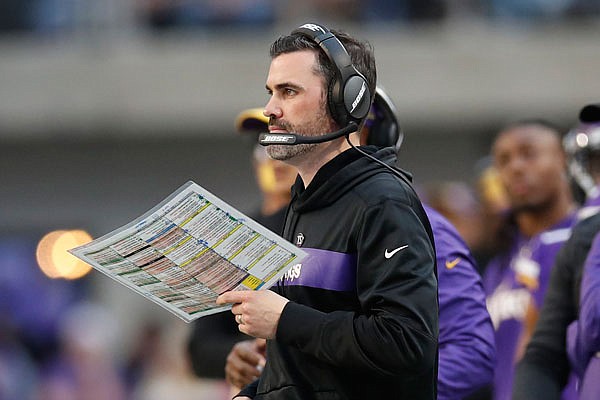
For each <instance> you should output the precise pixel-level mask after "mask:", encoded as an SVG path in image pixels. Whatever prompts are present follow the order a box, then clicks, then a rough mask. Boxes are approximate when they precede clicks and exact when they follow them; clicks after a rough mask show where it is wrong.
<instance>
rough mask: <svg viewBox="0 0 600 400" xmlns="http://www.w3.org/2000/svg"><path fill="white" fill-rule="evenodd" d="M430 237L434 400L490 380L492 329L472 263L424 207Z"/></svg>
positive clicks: (466, 391) (445, 224)
mask: <svg viewBox="0 0 600 400" xmlns="http://www.w3.org/2000/svg"><path fill="white" fill-rule="evenodd" d="M427 213H428V216H429V218H430V221H431V225H432V229H433V234H434V238H435V248H436V257H437V270H438V296H439V304H440V333H439V368H438V399H439V400H449V399H459V398H460V399H462V398H465V396H467V395H469V394H471V393H473V392H475V391H476V390H478V389H480V388H482V387H484V386H486V385H488V384H490V383H491V382H492V379H493V374H494V362H495V357H496V350H495V343H494V327H493V325H492V321H491V319H490V316H489V314H488V311H487V308H486V304H485V293H484V290H483V285H482V283H481V278H480V276H479V274H478V272H477V269H476V267H475V262H474V261H473V258H472V257H471V254H470V252H469V250H468V248H467V245H466V244H465V243H464V241H463V240H462V239H461V238H460V236H459V234H458V232H456V230H455V229H454V227H453V226H452V225H450V223H449V222H447V221H445V220H443V219H442V218H443V217H441V216H440V215H439V214H437V213H435V212H432V211H431V210H430V209H427Z"/></svg>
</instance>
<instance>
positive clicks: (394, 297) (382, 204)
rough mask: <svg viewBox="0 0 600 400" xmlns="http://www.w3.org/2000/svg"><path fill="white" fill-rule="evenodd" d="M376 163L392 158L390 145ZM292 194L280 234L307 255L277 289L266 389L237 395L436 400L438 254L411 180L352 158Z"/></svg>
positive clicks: (352, 154) (353, 154) (262, 384)
mask: <svg viewBox="0 0 600 400" xmlns="http://www.w3.org/2000/svg"><path fill="white" fill-rule="evenodd" d="M363 149H364V150H366V151H368V152H373V151H374V148H363ZM372 155H373V156H374V157H376V158H377V159H379V160H381V161H383V162H385V163H386V164H388V165H393V164H394V163H395V161H396V156H395V152H394V151H393V149H391V148H387V149H383V150H379V151H377V152H375V153H373V154H372ZM292 189H293V190H292V201H291V203H290V207H289V209H288V213H287V216H286V223H285V228H284V232H283V236H284V237H285V238H286V239H288V240H290V241H291V242H292V243H294V244H296V245H297V246H300V247H302V248H303V249H304V250H305V251H307V252H308V253H309V254H310V257H309V258H308V259H305V260H304V261H303V262H302V264H300V265H295V266H294V267H292V268H291V269H290V270H289V272H288V273H287V274H286V275H285V277H284V278H282V280H281V281H280V283H279V284H278V285H277V287H275V288H273V290H275V291H276V292H278V293H279V294H281V295H282V296H284V297H286V298H288V299H289V300H290V302H289V303H287V305H286V306H285V308H284V310H283V313H282V315H281V318H280V321H279V324H278V327H277V334H276V339H275V340H270V341H268V343H267V364H266V366H265V370H264V371H263V373H262V376H261V378H260V380H259V381H258V382H256V383H255V384H253V385H250V387H247V388H246V389H245V390H243V391H242V393H241V394H244V395H247V396H250V397H253V398H254V399H302V400H308V399H410V400H421V399H424V400H425V399H427V400H429V399H431V400H433V399H435V398H436V378H437V336H438V303H437V279H436V276H435V255H434V249H433V245H432V242H431V239H430V237H431V236H430V235H429V233H430V227H429V221H428V220H427V216H426V214H425V211H424V210H423V207H422V206H421V203H420V201H419V199H418V197H417V195H416V194H415V192H414V190H413V189H412V187H411V186H410V185H409V184H408V183H407V182H406V178H403V179H401V178H400V177H398V176H396V175H395V174H393V173H391V172H390V171H389V170H388V169H386V168H384V167H383V166H381V165H379V164H378V163H376V162H374V161H372V160H370V159H368V158H367V157H364V156H362V155H360V154H359V153H358V152H357V151H356V150H354V149H350V150H348V151H346V152H344V153H342V154H340V155H339V156H337V157H336V158H334V159H333V160H331V161H330V162H328V163H327V164H325V165H324V166H323V167H322V168H321V169H320V170H319V171H318V173H317V174H316V176H315V177H314V179H313V181H312V182H311V184H310V185H309V186H308V188H306V189H305V188H304V185H303V183H302V180H301V179H300V178H298V180H297V181H296V183H295V185H294V187H293V188H292ZM428 232H429V233H428Z"/></svg>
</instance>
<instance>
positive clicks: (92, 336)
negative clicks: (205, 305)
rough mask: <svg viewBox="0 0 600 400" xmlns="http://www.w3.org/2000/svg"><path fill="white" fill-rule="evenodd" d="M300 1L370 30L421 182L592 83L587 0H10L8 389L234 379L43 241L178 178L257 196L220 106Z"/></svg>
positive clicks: (568, 111) (257, 95)
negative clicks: (211, 375)
mask: <svg viewBox="0 0 600 400" xmlns="http://www.w3.org/2000/svg"><path fill="white" fill-rule="evenodd" d="M311 20H315V21H317V22H321V23H324V24H327V25H329V26H330V27H334V28H342V29H344V30H346V31H348V32H350V33H352V34H354V35H355V36H358V37H360V38H363V39H367V40H368V41H370V42H371V43H372V44H373V45H374V47H375V54H376V57H377V60H378V68H379V82H380V84H382V85H383V86H384V87H385V88H386V89H387V91H388V93H390V94H391V97H392V98H393V100H394V101H395V103H396V105H397V106H398V110H399V114H400V118H401V123H402V125H403V130H404V132H405V139H404V144H403V147H402V150H401V152H400V159H401V165H402V166H403V167H404V168H406V169H409V170H411V171H412V172H413V173H414V174H415V181H416V183H417V184H418V185H426V184H432V183H441V182H449V181H454V182H456V181H457V182H463V183H465V184H466V185H473V184H474V182H475V180H476V179H477V178H478V175H479V173H480V172H481V168H482V165H484V163H485V157H486V155H487V153H488V150H489V146H490V143H491V140H492V138H493V135H494V133H495V131H496V129H498V127H499V126H501V125H502V124H503V123H505V122H508V121H510V120H514V119H519V118H529V117H536V118H545V119H548V120H550V121H551V122H554V123H555V124H557V125H558V126H560V127H562V128H563V130H567V129H568V127H569V126H570V125H571V124H573V123H574V121H575V118H576V115H577V112H578V110H579V108H580V107H581V106H582V105H583V104H585V103H587V102H591V101H599V100H600V79H598V71H599V70H600V41H599V40H598V37H599V34H600V1H598V0H426V1H425V0H422V1H419V0H403V1H400V0H370V1H369V0H363V1H360V0H318V1H317V0H311V1H304V2H292V1H287V0H280V1H276V0H212V1H211V0H170V1H168V0H3V2H2V3H1V4H0V202H1V206H0V398H1V399H33V398H35V399H54V398H56V399H70V398H73V399H84V398H89V399H101V398H111V399H119V398H141V399H161V398H167V397H169V396H170V397H176V398H179V399H188V398H190V399H191V398H195V399H202V398H206V399H217V398H226V397H227V396H226V389H225V388H224V386H223V385H221V383H220V382H212V381H200V380H194V379H193V378H191V377H190V375H189V374H190V373H189V370H188V369H187V367H186V363H185V355H184V351H185V349H184V343H185V336H186V332H187V329H188V326H187V325H186V324H184V323H183V322H181V321H180V320H179V319H177V318H176V317H173V316H171V315H170V314H169V313H168V312H166V311H164V310H163V309H162V308H159V307H158V306H156V305H154V304H153V303H150V302H148V301H146V300H144V299H142V298H141V297H140V296H137V295H135V294H133V293H131V292H130V291H129V290H128V289H126V288H124V287H122V286H121V285H119V284H117V283H115V282H113V281H111V280H109V279H108V278H106V277H104V276H101V275H100V274H99V273H98V272H95V271H92V272H91V273H88V274H86V275H85V276H83V277H81V278H78V279H73V277H71V278H69V279H64V278H58V279H56V278H54V279H51V278H50V277H48V276H47V275H44V273H43V272H42V271H41V269H40V268H39V265H38V261H37V260H36V249H37V247H38V243H39V241H40V240H41V238H42V237H43V236H44V235H46V234H47V233H48V232H51V231H55V230H83V231H86V232H88V233H89V234H90V235H91V236H92V237H99V236H101V235H103V234H105V233H107V232H109V231H111V230H112V229H114V228H116V227H118V226H120V225H122V224H124V223H126V222H128V221H130V220H131V219H133V218H135V217H137V216H139V215H140V214H142V213H143V212H145V211H146V210H148V209H149V208H150V207H152V206H153V205H154V204H155V203H157V202H158V201H160V200H161V199H163V198H164V197H165V196H166V195H167V194H169V193H170V192H171V191H173V190H174V189H176V188H177V187H179V186H180V185H181V184H183V183H184V182H186V181H187V180H190V179H191V180H194V181H195V182H196V183H198V184H200V185H202V186H203V187H205V188H206V189H208V190H210V191H211V192H213V193H214V194H216V195H218V196H219V197H221V198H222V199H224V200H225V201H227V202H229V203H230V204H232V205H234V206H236V207H237V208H239V209H240V210H242V211H244V212H250V211H252V210H254V209H255V208H256V207H257V206H258V205H259V202H260V198H259V193H258V190H257V189H256V185H255V182H254V178H253V174H252V170H251V165H250V149H251V145H252V144H251V143H250V142H249V141H248V140H245V139H246V138H240V137H238V136H237V135H236V134H235V132H234V128H233V120H234V118H235V116H236V115H237V113H238V112H239V111H241V110H242V109H244V108H248V107H256V106H262V105H263V104H264V103H265V102H266V100H267V95H266V93H265V89H264V80H265V77H266V73H267V69H268V65H269V58H268V46H269V44H270V43H271V41H272V40H273V39H274V38H275V37H276V36H278V35H281V34H285V33H288V32H289V31H290V30H291V29H293V28H294V27H296V26H297V25H299V24H301V23H303V22H307V21H311ZM63 239H64V240H63V242H65V243H72V242H71V241H69V240H75V239H74V238H72V237H69V240H67V239H65V238H63ZM54 260H55V261H56V259H54ZM56 262H58V263H61V262H64V263H65V264H69V263H71V262H72V261H71V260H65V261H56ZM69 265H70V264H69ZM55 267H60V266H56V265H55ZM46 273H47V271H46ZM50 275H52V274H50ZM82 354H87V355H88V356H87V358H86V356H82ZM94 357H95V358H94ZM90 360H93V362H90ZM98 365H105V366H106V368H104V369H103V368H100V367H98ZM92 366H93V367H92ZM86 368H87V369H86ZM65 371H66V372H65ZM90 371H91V372H90ZM157 371H160V372H159V373H157ZM90 373H91V374H92V375H93V376H94V378H93V379H91V378H90V376H88V375H89V374H90ZM86 374H88V375H86ZM86 379H87V380H86ZM98 382H102V383H103V384H100V385H99V384H98ZM170 385H173V386H170ZM82 392H85V393H87V394H88V396H87V397H86V396H83V395H81V393H82ZM93 393H96V395H95V396H92V394H93ZM165 393H167V394H166V395H165ZM52 396H54V397H52ZM69 396H71V397H69Z"/></svg>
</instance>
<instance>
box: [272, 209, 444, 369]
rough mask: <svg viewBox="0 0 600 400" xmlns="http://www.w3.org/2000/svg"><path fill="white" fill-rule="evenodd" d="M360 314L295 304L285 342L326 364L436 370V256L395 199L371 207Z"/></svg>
mask: <svg viewBox="0 0 600 400" xmlns="http://www.w3.org/2000/svg"><path fill="white" fill-rule="evenodd" d="M356 243H357V249H356V250H357V267H356V268H357V271H356V292H357V297H358V301H359V309H360V311H359V312H353V311H335V312H331V313H323V312H321V311H318V310H315V309H312V308H309V307H306V306H304V305H300V304H297V303H293V302H290V303H288V304H287V305H286V307H285V308H284V310H283V313H282V315H281V318H280V321H279V325H278V330H277V339H278V340H280V341H282V342H284V343H287V344H290V345H293V346H296V347H297V348H299V349H300V350H301V351H303V352H306V353H309V354H311V355H313V356H315V357H317V358H318V359H320V360H323V361H325V362H328V363H330V364H332V365H336V366H340V367H352V368H353V369H354V370H356V371H360V370H362V371H371V372H375V373H379V374H385V375H401V374H407V373H408V374H411V375H413V376H415V375H420V374H424V373H427V372H428V371H429V372H430V371H433V370H434V369H435V366H436V358H437V336H438V302H437V279H436V276H435V256H434V250H433V246H432V244H431V243H430V241H429V237H428V236H427V233H426V230H425V227H424V226H423V224H422V223H421V220H420V219H419V217H418V216H417V214H416V213H415V212H414V211H413V209H412V208H411V207H409V206H408V205H406V204H405V203H403V202H400V201H396V200H387V201H384V202H383V203H382V204H378V205H375V206H372V207H369V208H367V210H366V211H365V213H364V215H362V216H361V228H360V229H359V231H358V235H357V237H356Z"/></svg>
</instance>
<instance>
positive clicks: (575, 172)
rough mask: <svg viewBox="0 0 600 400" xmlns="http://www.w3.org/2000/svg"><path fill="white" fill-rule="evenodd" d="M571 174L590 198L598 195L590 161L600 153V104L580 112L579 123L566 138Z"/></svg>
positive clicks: (565, 147)
mask: <svg viewBox="0 0 600 400" xmlns="http://www.w3.org/2000/svg"><path fill="white" fill-rule="evenodd" d="M563 147H564V149H565V152H566V153H567V156H568V168H569V173H570V174H571V176H572V177H573V179H574V180H575V182H576V183H577V185H579V187H580V188H581V189H582V190H583V191H584V192H585V194H586V196H587V197H588V198H591V197H596V196H597V195H598V186H597V185H596V182H595V181H594V178H593V177H592V174H591V171H590V168H589V160H590V157H592V155H594V154H598V152H600V103H597V104H588V105H586V106H584V107H583V108H582V109H581V111H580V112H579V123H578V124H577V125H576V126H574V127H573V128H572V129H571V130H570V131H569V132H568V133H567V134H566V135H565V137H564V139H563Z"/></svg>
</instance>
